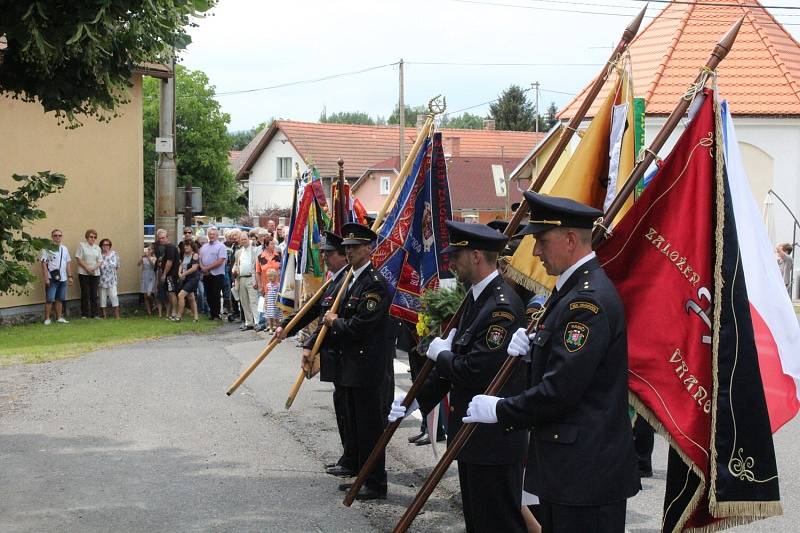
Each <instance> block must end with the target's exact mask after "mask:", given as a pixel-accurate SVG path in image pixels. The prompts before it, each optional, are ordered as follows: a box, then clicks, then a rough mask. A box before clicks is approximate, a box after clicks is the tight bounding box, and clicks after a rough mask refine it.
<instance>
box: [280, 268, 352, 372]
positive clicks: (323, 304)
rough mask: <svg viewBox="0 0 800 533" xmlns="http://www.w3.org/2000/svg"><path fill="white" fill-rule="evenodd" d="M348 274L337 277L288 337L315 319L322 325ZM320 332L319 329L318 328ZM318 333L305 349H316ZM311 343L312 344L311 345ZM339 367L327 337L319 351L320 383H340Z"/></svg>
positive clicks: (292, 316) (291, 316)
mask: <svg viewBox="0 0 800 533" xmlns="http://www.w3.org/2000/svg"><path fill="white" fill-rule="evenodd" d="M346 273H347V268H345V269H343V270H342V271H341V272H339V275H338V277H336V278H335V279H334V280H333V281H332V282H331V284H330V285H328V287H327V288H326V289H325V292H324V293H322V296H321V297H320V298H319V300H317V303H315V304H314V306H313V307H312V308H311V309H309V310H308V311H307V312H306V314H304V315H303V317H302V318H301V319H300V320H299V321H298V322H297V324H296V325H295V326H294V327H293V328H292V329H291V330H287V331H286V336H287V337H291V336H292V335H294V334H296V333H297V332H298V331H300V330H301V329H303V328H304V327H306V326H307V325H309V324H310V323H311V322H313V321H314V319H316V318H319V319H320V324H321V323H322V317H323V316H324V315H325V313H326V312H328V310H329V309H330V308H331V306H332V305H333V301H334V300H335V299H336V295H337V294H338V293H339V288H340V287H341V286H342V281H343V280H344V277H345V274H346ZM293 318H294V314H292V315H290V316H288V317H286V318H285V319H284V320H283V322H282V323H281V326H283V327H284V328H285V327H286V326H287V325H288V324H289V322H290V321H291V320H292V319H293ZM320 327H321V326H320ZM317 331H319V327H318V328H317ZM316 338H317V336H316V333H315V334H314V335H312V338H310V339H309V340H307V341H306V343H305V344H304V345H303V348H306V349H308V350H311V349H312V348H313V347H314V342H313V340H314V339H316ZM309 342H310V344H309ZM337 371H338V369H337V366H336V354H335V352H334V348H333V346H332V343H331V342H330V337H326V338H325V340H324V341H323V342H322V346H320V349H319V379H320V381H329V382H336V383H338V382H339V379H337V373H338V372H337Z"/></svg>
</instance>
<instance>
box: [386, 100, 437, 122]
mask: <svg viewBox="0 0 800 533" xmlns="http://www.w3.org/2000/svg"><path fill="white" fill-rule="evenodd" d="M427 112H428V108H427V107H426V106H424V105H418V106H416V107H411V106H408V105H407V106H406V111H405V113H406V114H405V117H404V118H405V119H406V126H416V125H417V117H418V116H419V115H420V114H422V115H424V114H426V113H427ZM386 122H387V123H389V124H400V106H399V105H396V106H394V110H392V114H391V115H389V119H388V120H387V121H386Z"/></svg>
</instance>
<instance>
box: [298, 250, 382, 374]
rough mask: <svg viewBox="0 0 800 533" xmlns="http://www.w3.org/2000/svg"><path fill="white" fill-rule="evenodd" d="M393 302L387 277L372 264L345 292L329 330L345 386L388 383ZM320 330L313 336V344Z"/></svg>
mask: <svg viewBox="0 0 800 533" xmlns="http://www.w3.org/2000/svg"><path fill="white" fill-rule="evenodd" d="M390 303H391V302H390V300H389V296H388V286H387V283H386V280H384V279H383V276H381V275H380V274H379V273H378V271H377V270H375V269H374V268H373V266H372V264H371V263H370V264H369V266H367V268H366V269H364V271H363V272H361V275H359V276H358V279H356V281H355V283H353V286H352V287H350V289H349V290H348V291H347V293H346V294H345V298H344V299H343V300H342V304H341V305H340V307H339V312H338V313H337V315H338V318H337V319H336V320H334V322H333V325H332V327H331V328H330V332H329V333H328V338H330V341H331V346H332V348H333V354H334V357H335V358H336V365H337V372H338V373H339V376H340V382H339V383H340V384H341V385H344V386H345V387H377V386H380V385H382V384H384V382H385V379H386V369H387V367H388V365H389V364H391V352H390V347H391V346H394V342H395V339H394V337H393V336H392V335H393V333H390V323H389V320H390V317H389V304H390ZM392 332H393V330H392ZM318 333H319V331H317V333H315V334H314V335H312V336H311V338H310V339H309V342H310V343H311V344H312V345H313V343H314V340H315V339H316V337H317V334H318Z"/></svg>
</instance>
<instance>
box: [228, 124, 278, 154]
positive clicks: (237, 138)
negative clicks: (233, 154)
mask: <svg viewBox="0 0 800 533" xmlns="http://www.w3.org/2000/svg"><path fill="white" fill-rule="evenodd" d="M269 124H272V120H270V121H269V122H262V123H261V124H259V125H258V126H256V127H255V128H250V129H249V130H239V131H229V132H228V150H244V149H245V147H246V146H247V145H248V144H250V141H252V140H253V139H255V138H256V135H258V134H259V133H260V132H261V130H263V129H264V128H266V127H267V126H268V125H269Z"/></svg>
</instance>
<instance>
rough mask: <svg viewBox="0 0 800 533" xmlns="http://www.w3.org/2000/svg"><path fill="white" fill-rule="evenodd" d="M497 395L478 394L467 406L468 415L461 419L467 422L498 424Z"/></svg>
mask: <svg viewBox="0 0 800 533" xmlns="http://www.w3.org/2000/svg"><path fill="white" fill-rule="evenodd" d="M499 401H500V398H498V397H497V396H486V395H485V394H478V395H477V396H475V397H474V398H472V401H471V402H469V406H467V416H465V417H464V418H462V419H461V421H462V422H464V423H465V424H466V423H471V422H472V423H475V422H477V423H480V424H496V423H497V402H499Z"/></svg>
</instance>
